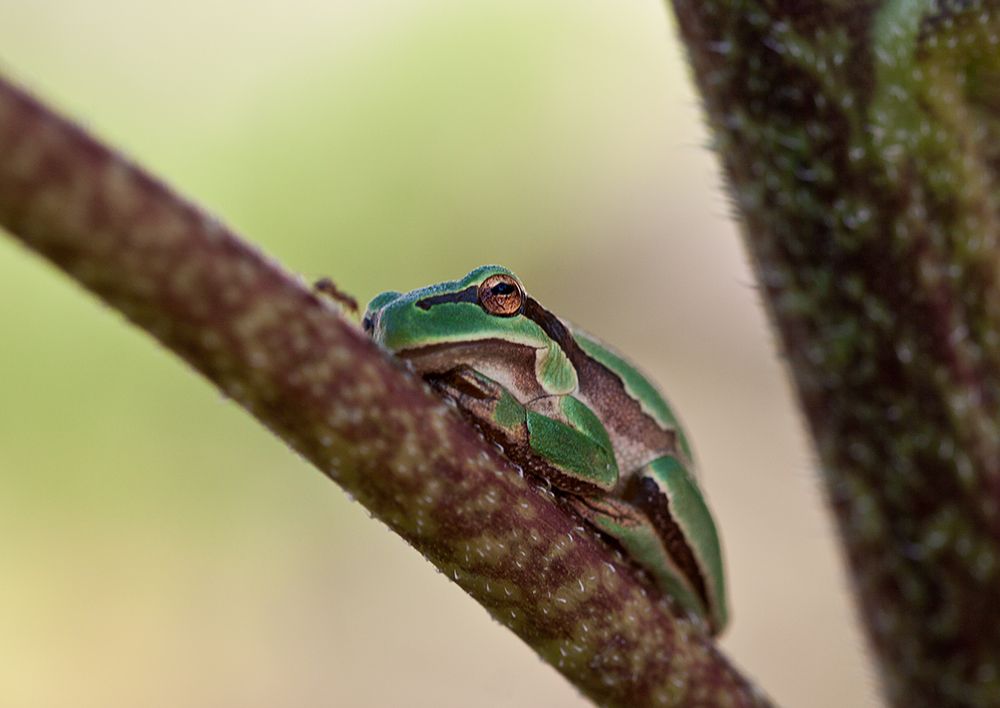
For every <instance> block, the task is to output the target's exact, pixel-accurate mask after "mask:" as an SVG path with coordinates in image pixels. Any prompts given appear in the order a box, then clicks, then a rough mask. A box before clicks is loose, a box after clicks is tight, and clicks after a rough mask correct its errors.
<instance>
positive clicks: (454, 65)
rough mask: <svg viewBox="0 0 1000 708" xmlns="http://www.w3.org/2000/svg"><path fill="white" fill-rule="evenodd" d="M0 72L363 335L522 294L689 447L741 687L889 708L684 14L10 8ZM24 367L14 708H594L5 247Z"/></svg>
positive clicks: (12, 522) (1, 655) (13, 380)
mask: <svg viewBox="0 0 1000 708" xmlns="http://www.w3.org/2000/svg"><path fill="white" fill-rule="evenodd" d="M0 69H2V70H3V71H4V72H5V73H7V74H8V75H11V76H14V77H16V78H17V79H19V80H20V81H22V82H24V83H26V84H27V85H29V86H31V87H32V88H33V89H34V90H36V91H37V92H38V93H39V94H40V95H42V96H43V97H45V98H46V99H48V100H49V101H51V102H53V103H54V104H55V105H57V106H60V107H61V108H63V109H64V110H65V111H67V112H69V113H70V114H71V115H74V116H76V117H77V118H78V119H79V120H80V121H81V122H83V123H84V124H86V125H87V126H89V127H90V128H91V129H92V130H94V131H96V132H97V133H98V134H99V135H101V136H103V137H104V138H106V139H107V140H109V141H110V142H112V143H113V144H115V145H117V146H119V147H120V148H121V149H122V150H123V151H125V152H127V153H129V154H131V155H133V156H134V157H135V158H136V159H137V160H138V161H140V162H141V163H143V164H145V165H146V166H148V167H149V168H150V169H152V170H153V171H155V172H156V173H158V174H159V175H161V176H163V177H164V178H165V179H167V180H168V181H170V182H171V183H172V184H174V185H175V186H176V187H177V188H178V189H180V190H181V191H183V192H184V193H186V194H188V195H190V196H192V197H194V198H195V199H196V200H197V201H199V202H200V203H201V204H203V205H204V206H205V207H206V208H207V209H209V210H211V211H213V212H214V213H216V214H217V215H218V216H219V218H221V219H223V220H225V221H226V222H228V223H229V224H231V225H233V226H234V227H236V228H237V229H239V230H240V231H242V232H243V233H244V234H245V235H246V236H247V237H248V238H250V239H251V240H254V241H256V242H257V243H259V244H260V245H261V247H262V248H263V249H265V250H266V251H268V252H269V253H271V254H273V255H274V256H275V257H276V258H278V259H280V260H281V261H282V262H283V263H284V264H285V265H286V266H287V267H289V268H291V269H293V270H295V271H298V272H301V273H302V274H304V275H305V276H306V277H309V278H312V277H314V276H317V275H321V274H328V275H331V276H333V277H334V278H335V279H336V280H337V282H338V283H339V284H340V285H341V286H342V287H344V288H345V289H346V290H348V291H350V292H353V293H355V294H356V295H357V296H358V297H359V299H361V300H367V298H369V297H371V296H372V295H373V294H374V293H376V292H378V291H380V290H383V289H390V288H391V289H400V290H406V289H410V288H413V287H417V286H420V285H425V284H427V283H430V282H434V281H437V280H441V279H445V278H452V277H456V276H460V275H462V274H464V273H465V272H466V271H468V270H469V269H470V268H471V267H473V266H475V265H478V264H481V263H487V262H502V263H504V264H507V265H509V266H510V267H512V268H514V269H515V270H516V271H517V272H518V273H519V274H520V275H521V276H522V278H523V279H524V280H525V281H526V283H527V286H528V288H529V289H530V290H531V291H532V292H533V294H534V295H536V296H537V297H538V298H539V299H541V300H542V301H543V302H544V303H546V304H547V305H548V306H549V307H550V308H552V309H554V310H555V311H557V312H559V313H560V314H562V315H564V316H565V317H567V318H570V319H572V320H574V321H576V322H578V323H580V324H582V325H584V326H585V327H586V328H587V329H589V330H591V331H592V332H594V333H596V334H599V335H601V336H602V337H604V338H605V339H607V340H608V341H610V342H612V343H613V344H614V345H615V346H617V347H618V348H620V349H622V350H624V351H625V352H628V353H630V355H631V356H632V357H633V358H634V359H635V360H636V361H637V362H638V363H639V364H640V365H641V366H642V367H643V368H645V369H646V370H647V371H648V372H650V373H651V374H652V375H653V378H655V379H656V380H657V381H659V382H660V383H661V384H662V385H663V387H664V388H665V390H666V391H667V393H668V395H669V397H670V398H671V399H672V400H673V402H674V404H675V405H676V407H677V408H678V409H679V410H680V412H681V414H682V416H683V417H684V419H685V421H686V424H687V427H688V429H689V432H690V434H691V436H692V438H693V440H694V442H695V445H696V448H697V452H698V454H699V457H700V462H701V467H702V476H703V483H704V486H705V487H706V488H707V491H708V494H709V497H710V499H711V502H712V505H713V507H714V509H715V512H716V514H717V516H718V519H719V521H720V523H721V526H722V531H723V535H724V541H725V544H726V548H727V552H728V563H729V571H730V576H731V588H732V606H733V614H734V622H733V624H732V627H731V629H730V631H729V632H728V634H727V635H726V636H725V638H724V640H723V645H724V647H725V649H726V650H727V651H728V652H729V653H730V654H731V655H732V657H733V658H734V660H735V661H736V662H737V663H739V664H740V665H742V666H743V667H744V668H745V670H746V671H747V672H748V673H749V674H750V675H752V676H753V677H755V678H756V679H757V680H758V681H759V683H760V685H761V686H763V687H764V688H765V689H766V690H767V691H768V692H770V693H771V694H772V695H773V696H774V697H775V698H776V699H777V700H778V701H779V702H781V703H783V704H784V705H789V706H793V705H808V706H813V707H817V706H864V705H873V704H874V703H875V700H874V697H875V688H874V679H873V672H872V671H871V669H868V668H866V664H865V650H864V647H863V644H862V642H861V639H860V635H859V633H858V631H857V629H856V626H855V620H854V614H853V610H852V608H851V606H850V604H849V597H848V594H847V584H846V581H845V578H844V576H843V573H842V571H841V563H840V557H839V555H838V551H837V549H836V546H835V544H834V540H833V537H832V530H831V525H830V522H829V519H828V517H827V514H826V511H825V509H824V508H823V505H822V498H821V494H820V488H819V481H818V478H817V472H816V468H815V463H814V460H813V456H812V453H811V452H810V450H809V449H808V447H807V445H806V442H805V440H804V437H803V430H802V424H801V421H800V419H799V416H798V414H797V413H796V412H795V410H794V408H793V405H792V402H791V399H790V392H789V387H788V384H787V382H786V380H785V376H784V373H783V371H782V369H781V365H780V362H779V357H778V356H777V355H776V352H775V345H774V343H773V342H772V340H771V337H770V335H769V332H768V327H767V324H766V322H765V319H764V317H763V315H762V312H761V308H760V304H759V302H758V298H757V296H756V294H755V291H754V289H753V285H752V278H751V275H750V273H749V271H748V268H747V265H746V259H745V257H744V255H743V253H742V251H741V248H740V244H739V241H738V238H737V235H736V231H735V228H734V226H733V224H732V223H731V221H730V219H729V218H728V213H729V211H730V209H729V206H728V203H727V199H726V197H725V196H724V194H723V192H722V189H721V186H720V180H719V177H718V174H717V170H716V166H715V162H714V160H713V158H712V156H711V155H710V154H709V153H708V151H707V150H706V149H705V148H704V147H703V146H704V144H705V143H706V140H707V139H706V136H705V133H704V131H703V129H702V128H701V126H700V116H699V111H698V108H697V102H696V99H695V98H694V96H693V94H692V89H691V86H690V84H689V80H688V78H687V75H686V71H685V67H684V65H683V63H682V60H681V53H680V49H679V47H678V45H677V43H676V41H675V38H674V34H673V22H672V18H670V17H669V14H668V13H667V11H666V9H665V8H664V7H663V6H662V5H661V4H660V2H659V1H658V0H631V1H629V2H622V1H620V0H615V1H614V2H612V0H546V2H538V0H478V1H477V2H468V0H315V1H312V2H310V1H309V0H292V1H291V2H289V1H287V0H285V1H279V0H255V1H254V2H252V3H235V2H231V1H230V2H227V1H226V0H182V1H180V2H173V3H152V2H148V3H147V2H135V1H134V0H99V1H95V2H89V3H80V2H76V1H74V0H32V1H31V2H24V1H21V2H12V1H11V0H0ZM0 159H2V156H0ZM0 331H2V332H3V336H2V340H0V341H2V346H0V371H2V373H3V382H2V389H0V390H2V393H0V397H2V398H0V400H2V405H0V705H3V706H11V707H21V706H25V707H31V708H35V707H48V706H52V707H67V708H69V707H73V708H84V707H89V706H94V707H97V706H101V707H117V706H122V707H125V706H139V705H141V706H149V707H158V706H164V707H166V706H206V707H208V706H212V707H213V708H215V707H226V706H233V707H236V706H240V707H243V706H250V707H254V706H261V707H263V706H383V705H426V706H468V705H486V706H527V705H538V706H578V705H582V704H583V701H582V699H580V698H579V697H578V696H577V695H576V694H575V692H574V690H573V689H572V688H571V687H570V686H569V685H568V684H566V683H565V682H564V681H563V680H562V678H560V677H559V676H558V675H557V674H556V673H555V672H554V671H553V670H552V669H550V668H548V667H547V666H546V665H544V664H542V663H541V662H540V661H539V660H538V659H536V658H535V656H534V655H533V654H532V653H531V652H530V651H529V650H528V649H527V648H526V647H524V646H522V645H521V644H520V642H519V641H518V640H517V639H516V638H515V637H514V636H513V635H512V634H510V633H508V632H507V631H506V630H504V629H502V628H501V627H499V626H498V625H495V624H494V623H493V622H492V621H491V620H490V619H489V617H488V616H487V615H486V613H485V612H484V611H483V610H481V609H480V608H479V607H478V606H477V605H475V604H474V603H473V602H472V601H471V600H469V599H468V598H467V597H465V596H464V595H463V594H462V593H461V592H460V591H459V590H457V589H456V588H455V587H454V586H453V585H451V584H450V583H449V582H448V581H447V580H446V579H445V578H443V577H441V576H440V575H438V574H437V573H435V572H434V569H433V568H432V567H431V566H430V565H429V564H428V563H426V562H424V561H423V560H422V559H421V558H420V557H419V556H418V555H417V554H416V553H414V552H413V551H411V550H410V549H409V548H407V547H406V546H405V545H404V544H403V543H402V542H401V541H400V540H399V539H398V538H396V537H395V536H393V535H392V534H391V533H390V532H388V531H387V530H386V529H385V528H384V527H383V526H382V525H381V524H379V523H377V522H375V521H372V520H371V519H369V518H368V515H367V514H366V513H365V511H364V510H363V509H362V508H360V507H359V506H357V505H356V504H352V503H351V502H350V501H349V500H348V499H347V498H346V496H345V494H344V493H343V492H342V491H341V490H340V489H338V488H337V487H336V486H335V485H333V484H331V483H330V482H328V481H327V480H326V479H324V478H323V477H321V476H320V475H319V474H318V473H316V472H315V471H314V470H313V469H311V468H310V467H308V466H307V465H306V464H304V463H303V462H302V461H301V460H300V459H298V458H297V457H296V456H295V455H294V454H292V453H291V452H289V451H288V450H286V449H285V448H284V447H282V445H281V444H279V443H278V442H277V441H275V440H274V439H273V438H272V437H271V436H270V435H268V434H267V433H266V432H265V431H264V430H263V429H262V428H261V427H260V426H258V425H257V424H256V423H255V422H254V421H253V420H252V419H250V418H249V417H248V416H246V415H245V414H244V413H243V412H241V411H240V410H239V409H237V408H236V407H235V406H233V405H231V404H230V403H228V402H227V401H226V400H224V399H223V398H222V397H221V396H220V394H218V393H217V392H216V391H214V390H213V389H212V388H210V387H209V386H208V385H206V384H205V383H204V382H203V381H202V380H200V379H198V378H195V377H194V376H192V375H191V374H190V373H189V372H188V371H187V370H186V369H185V368H184V367H183V366H181V365H180V364H179V363H178V362H177V361H176V360H174V359H173V358H172V357H171V356H170V355H168V354H167V353H165V352H164V351H162V350H160V349H159V348H158V347H157V346H156V345H155V344H154V343H153V342H152V341H151V340H149V339H148V338H146V337H145V336H143V335H140V334H139V333H137V332H136V331H133V330H132V329H131V328H130V327H129V326H127V325H126V324H124V323H123V322H122V321H121V319H120V318H119V317H118V316H117V315H115V314H113V313H111V312H109V311H107V310H106V309H105V308H103V307H102V306H101V305H99V304H98V303H96V302H95V301H93V300H92V299H91V298H90V297H89V296H86V295H84V294H82V293H81V292H80V291H79V290H78V289H77V288H76V287H75V286H73V285H72V284H70V283H69V282H68V281H67V280H66V279H64V278H63V277H62V276H61V275H59V274H58V273H56V272H55V271H54V270H52V269H51V268H49V267H48V266H47V265H46V264H44V263H42V262H40V261H39V260H38V259H36V258H35V257H33V256H31V255H30V254H28V253H26V252H25V251H23V250H22V249H21V248H20V247H19V246H18V245H17V244H16V243H15V242H13V241H11V240H10V239H6V238H4V239H0Z"/></svg>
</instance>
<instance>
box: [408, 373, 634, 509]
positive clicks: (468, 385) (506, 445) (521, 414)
mask: <svg viewBox="0 0 1000 708" xmlns="http://www.w3.org/2000/svg"><path fill="white" fill-rule="evenodd" d="M427 378H428V381H429V382H430V383H431V385H432V386H434V387H435V388H436V389H437V390H438V392H439V393H441V394H443V395H445V396H447V397H448V398H450V399H451V400H453V401H454V402H455V405H456V406H458V408H459V410H461V411H462V412H463V413H464V414H465V415H466V416H468V418H469V419H470V420H471V421H472V422H473V423H475V424H476V425H477V426H478V427H479V429H480V430H481V431H482V432H483V434H484V435H485V436H486V437H487V438H488V439H489V440H491V441H493V442H495V443H497V444H498V445H500V446H501V447H502V448H503V450H504V454H505V455H506V456H507V457H508V458H509V459H510V460H512V461H513V462H515V463H517V464H518V465H520V466H521V467H522V468H523V469H525V470H527V471H528V472H531V473H532V474H535V475H538V476H539V477H542V478H543V479H545V480H546V481H548V482H549V483H550V484H551V485H552V486H553V487H555V488H556V489H559V490H562V491H565V492H571V493H576V494H596V493H600V492H604V491H608V490H610V489H612V488H614V486H615V483H616V482H617V481H618V466H617V465H616V464H615V458H614V453H613V452H611V451H610V445H609V444H607V434H606V433H604V434H603V435H596V433H595V426H600V422H599V421H597V418H596V416H594V414H593V413H591V412H590V411H589V410H587V409H586V407H585V406H583V404H581V403H579V402H578V401H576V400H575V399H570V397H568V396H562V397H559V402H560V405H559V415H560V416H561V417H562V419H561V420H560V419H557V418H555V417H551V416H549V415H545V414H543V413H539V412H538V411H536V410H534V407H535V405H537V401H535V402H533V403H532V404H531V405H532V408H531V409H529V408H526V407H525V406H524V405H523V404H522V403H521V402H520V401H518V400H517V399H516V398H515V397H514V396H513V395H512V394H511V393H510V391H508V390H507V389H506V388H504V387H503V386H501V385H500V384H498V383H497V382H496V381H493V380H492V379H490V378H488V377H486V376H483V375H482V374H480V373H479V372H477V371H475V370H474V369H472V368H470V367H467V366H460V367H457V368H455V369H452V370H450V371H448V372H446V373H444V374H436V375H434V376H429V377H427ZM567 399H568V400H567ZM601 431H603V428H601Z"/></svg>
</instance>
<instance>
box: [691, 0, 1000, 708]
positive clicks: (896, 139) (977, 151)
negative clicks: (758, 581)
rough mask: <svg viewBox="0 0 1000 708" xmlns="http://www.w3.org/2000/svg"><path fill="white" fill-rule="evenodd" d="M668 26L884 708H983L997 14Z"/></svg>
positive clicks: (994, 636)
mask: <svg viewBox="0 0 1000 708" xmlns="http://www.w3.org/2000/svg"><path fill="white" fill-rule="evenodd" d="M673 5H674V8H675V11H676V15H677V17H678V21H679V26H680V31H681V34H682V35H683V38H684V40H685V42H686V44H687V47H688V51H689V55H690V59H691V63H692V65H693V68H694V74H695V77H696V81H697V83H698V85H699V87H700V89H701V92H702V95H703V98H704V102H705V106H706V109H707V114H708V118H709V122H710V124H711V127H712V129H713V134H714V139H715V148H716V150H717V151H718V154H719V157H720V159H721V161H722V164H723V167H724V170H725V174H726V176H727V178H728V181H729V184H730V188H731V194H732V197H733V201H734V204H735V206H736V209H737V211H738V213H739V216H740V218H741V220H742V222H743V225H744V230H745V235H746V242H747V244H748V247H749V250H750V253H751V255H752V257H753V260H754V263H755V267H756V270H757V274H758V277H759V281H760V284H761V286H762V291H763V294H764V296H765V301H766V304H767V306H768V307H769V309H770V312H771V315H772V318H773V321H774V323H775V324H776V328H777V330H778V333H779V335H780V338H781V342H782V344H783V348H784V351H785V353H786V354H787V357H788V361H789V364H790V366H791V371H792V374H793V377H794V381H795V384H796V386H797V389H798V394H799V399H800V402H801V404H802V407H803V410H804V411H805V414H806V417H807V419H808V423H809V426H810V428H811V430H812V433H813V435H814V438H815V440H816V444H817V448H818V451H819V455H820V461H821V464H822V470H823V477H824V481H825V483H826V487H827V493H828V498H829V500H830V502H831V503H832V506H833V509H834V511H835V513H836V517H837V520H838V522H839V529H840V532H841V535H842V539H843V542H844V548H845V550H846V555H847V559H848V564H849V567H850V570H851V572H852V575H853V580H854V586H855V588H856V591H857V598H858V601H859V604H860V610H861V615H862V618H863V620H864V624H865V626H866V629H867V632H868V636H869V638H870V640H871V645H872V647H873V648H874V652H875V657H876V658H877V660H878V662H879V664H880V669H881V671H880V675H881V679H882V682H883V687H884V690H885V693H886V696H887V697H888V700H889V701H890V702H891V703H892V704H894V705H898V706H906V707H907V708H910V707H913V706H935V707H943V706H973V705H976V706H998V705H1000V291H998V282H997V281H998V277H1000V250H998V243H997V241H998V236H1000V229H998V225H1000V210H998V203H1000V202H998V200H1000V189H998V177H1000V173H998V168H1000V38H998V35H1000V3H997V2H976V1H974V0H941V1H939V2H926V1H921V0H896V1H893V2H873V1H871V0H868V1H862V2H854V1H851V0H828V1H827V2H823V1H821V0H808V1H805V2H802V1H799V0H739V1H737V0H707V1H703V0H674V2H673ZM779 511H780V510H777V509H776V510H775V512H776V513H775V518H780V513H778V512H779ZM831 591H833V590H831ZM817 641H822V638H821V637H817Z"/></svg>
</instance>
